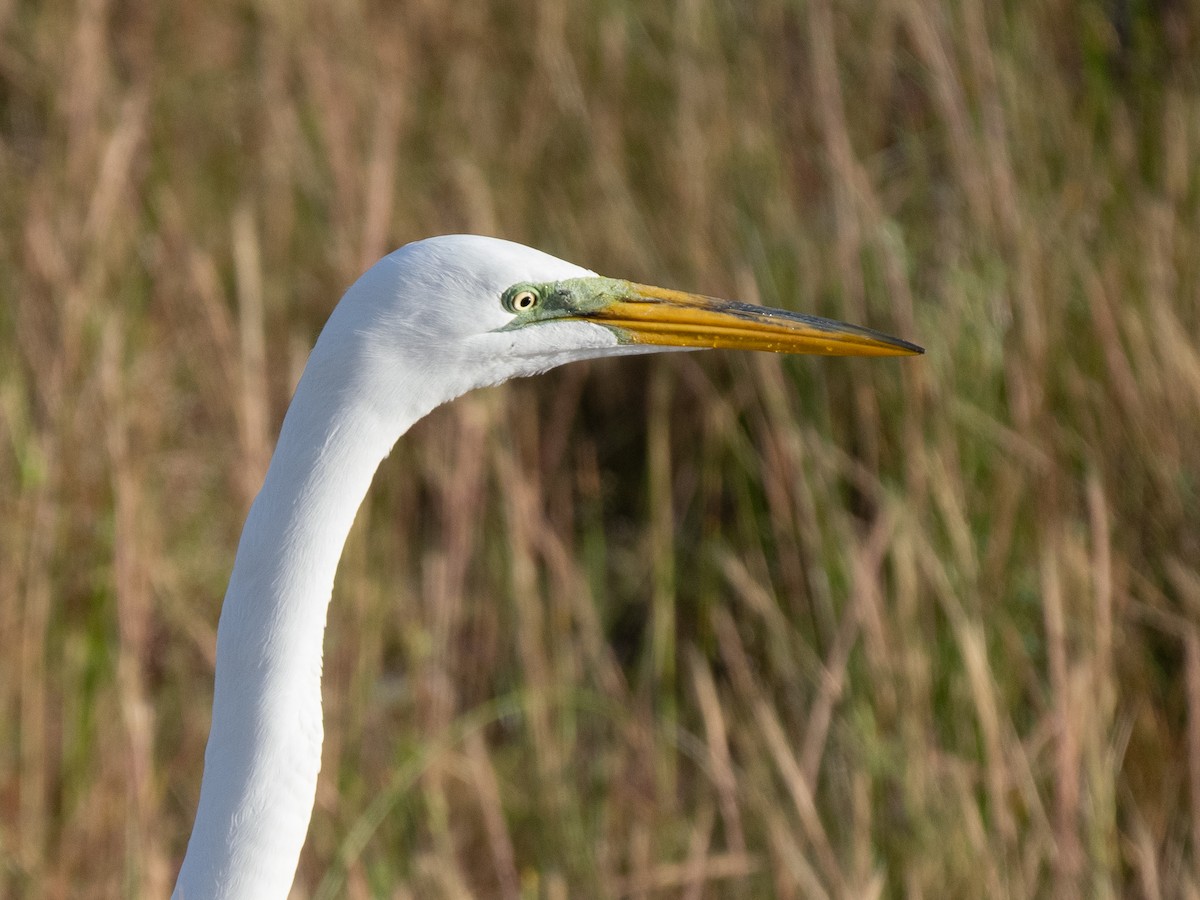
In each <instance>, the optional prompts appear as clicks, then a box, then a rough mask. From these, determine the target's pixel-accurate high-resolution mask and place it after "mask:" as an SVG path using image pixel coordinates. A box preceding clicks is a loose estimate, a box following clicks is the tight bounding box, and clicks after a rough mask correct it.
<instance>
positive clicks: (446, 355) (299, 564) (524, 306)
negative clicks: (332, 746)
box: [174, 235, 923, 900]
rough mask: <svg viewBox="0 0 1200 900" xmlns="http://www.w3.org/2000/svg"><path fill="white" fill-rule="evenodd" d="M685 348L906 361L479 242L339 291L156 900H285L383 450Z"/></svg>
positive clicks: (441, 250)
mask: <svg viewBox="0 0 1200 900" xmlns="http://www.w3.org/2000/svg"><path fill="white" fill-rule="evenodd" d="M698 347H732V348H739V349H744V350H770V351H776V352H784V353H819V354H827V355H859V356H899V355H908V354H915V353H921V352H923V351H922V350H921V348H920V347H917V346H915V345H913V344H909V343H907V342H905V341H901V340H898V339H896V338H892V337H888V336H886V335H883V334H880V333H878V332H874V331H871V330H869V329H865V328H860V327H857V326H854V325H846V324H844V323H841V322H834V321H831V320H828V319H821V318H817V317H813V316H806V315H800V314H798V313H793V312H786V311H782V310H774V309H766V308H762V307H756V306H748V305H744V304H739V303H731V302H728V301H724V300H714V299H712V298H708V297H702V296H698V295H694V294H686V293H682V292H679V291H672V290H665V289H662V288H655V287H648V286H645V285H640V284H633V283H630V282H627V281H620V280H616V279H611V278H601V277H599V276H597V275H596V274H595V273H594V272H590V271H588V270H587V269H582V268H580V267H579V266H575V265H572V264H571V263H568V262H564V261H563V260H561V259H556V258H555V257H553V256H549V255H547V254H545V253H542V252H540V251H538V250H533V249H531V248H529V247H525V246H522V245H520V244H514V243H510V242H508V241H502V240H497V239H494V238H485V237H476V236H471V235H454V236H446V237H437V238H430V239H428V240H424V241H419V242H416V243H412V244H408V245H407V246H405V247H402V248H401V249H399V250H397V251H395V252H394V253H392V254H391V255H389V256H387V257H384V259H382V260H381V261H380V262H378V263H376V264H375V265H374V266H373V267H372V268H371V269H370V270H368V271H367V272H366V274H364V275H363V276H362V277H361V278H359V280H358V281H357V282H356V283H355V284H354V285H353V286H352V287H351V288H350V290H349V291H347V293H346V295H345V296H344V297H343V298H342V300H341V302H340V303H339V304H338V306H337V308H336V309H334V311H333V314H332V315H331V316H330V318H329V322H328V323H327V324H326V326H325V328H324V330H323V331H322V332H321V336H320V338H319V339H318V340H317V343H316V346H315V347H314V349H313V351H312V354H311V355H310V357H309V359H308V364H307V366H306V367H305V369H304V374H303V376H302V377H301V379H300V383H299V384H298V386H297V387H296V393H295V396H293V398H292V403H291V406H290V407H289V408H288V411H287V415H286V416H285V418H284V421H283V428H282V430H281V431H280V434H279V443H278V445H277V446H276V448H275V455H274V456H273V457H272V459H271V464H270V467H269V469H268V471H267V475H266V478H265V480H264V482H263V486H262V490H261V491H260V492H259V494H258V496H257V498H256V499H255V501H254V504H253V506H252V507H251V509H250V513H249V516H248V517H247V519H246V525H245V528H244V529H243V531H242V537H241V542H240V543H239V545H238V550H237V558H236V560H235V562H234V566H233V574H232V575H231V577H230V579H229V588H228V591H227V592H226V594H225V603H224V606H223V608H222V611H221V620H220V625H219V627H218V630H217V656H216V686H215V688H214V694H213V709H212V728H211V731H210V733H209V738H208V749H207V751H206V752H205V756H204V776H203V779H202V781H201V785H200V802H199V808H198V809H197V812H196V821H195V826H194V828H193V830H192V835H191V839H190V840H189V842H188V848H187V854H186V855H185V857H184V860H183V866H182V869H181V870H180V872H179V880H178V882H177V884H176V887H175V893H174V897H175V898H179V900H214V898H221V900H231V898H249V900H264V898H274V897H279V898H283V897H286V896H287V894H288V892H289V890H290V887H291V884H292V880H293V878H294V877H295V873H296V865H297V862H298V860H299V857H300V849H301V847H302V846H303V844H304V838H305V834H306V832H307V831H308V823H309V819H310V817H311V815H312V808H313V798H314V795H315V792H316V787H317V773H318V771H319V770H320V767H321V742H322V739H323V730H322V722H321V652H322V642H323V637H324V632H325V619H326V612H327V611H328V608H329V601H330V596H331V592H332V589H333V580H334V572H335V570H336V569H337V564H338V559H339V557H340V556H341V553H342V547H343V545H344V544H345V541H346V536H347V534H348V533H349V531H350V526H351V523H352V522H353V521H354V516H355V513H356V512H357V510H358V507H359V505H360V504H361V503H362V500H363V497H364V496H365V495H366V493H367V488H368V487H369V485H370V483H371V479H372V477H373V476H374V474H375V470H376V468H377V467H378V466H379V463H380V462H381V461H382V460H383V458H384V457H385V456H386V455H387V454H388V452H389V451H390V450H391V448H392V445H393V444H395V443H396V440H397V439H398V438H399V437H400V436H401V435H402V434H404V432H405V431H407V430H408V428H409V427H410V426H412V424H413V423H414V422H416V421H417V420H418V419H420V418H421V417H422V416H424V415H425V414H426V413H428V412H429V411H430V410H432V409H433V408H434V407H436V406H438V405H439V404H442V403H445V402H447V401H449V400H452V399H454V398H455V397H457V396H459V395H460V394H462V393H464V392H466V391H469V390H472V389H474V388H478V387H483V386H485V385H492V384H498V383H500V382H502V381H506V380H508V379H509V378H515V377H518V376H522V375H533V374H535V373H538V372H543V371H545V370H546V369H550V368H553V367H554V366H558V365H561V364H563V363H567V362H572V361H574V360H582V359H591V358H594V357H600V356H615V355H619V354H630V353H647V352H654V351H655V350H659V349H684V348H698Z"/></svg>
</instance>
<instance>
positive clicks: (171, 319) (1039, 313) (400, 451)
mask: <svg viewBox="0 0 1200 900" xmlns="http://www.w3.org/2000/svg"><path fill="white" fill-rule="evenodd" d="M1005 7H1006V8H1003V9H1002V8H1001V6H1000V5H997V4H987V3H984V2H983V0H963V2H958V3H935V2H932V0H891V2H886V3H881V4H850V5H847V4H836V3H833V2H831V0H809V2H807V3H804V4H798V5H797V4H790V3H782V2H765V3H759V4H751V5H748V6H747V5H742V4H729V5H723V4H717V5H714V4H705V3H700V2H698V0H681V2H679V3H677V4H674V5H672V6H669V7H662V8H653V9H651V8H639V7H635V6H628V7H626V6H621V5H612V4H609V5H607V6H606V5H603V4H601V5H593V6H590V7H583V6H569V5H566V4H557V3H543V4H493V5H489V6H477V5H474V4H446V3H441V2H432V0H421V2H415V3H411V4H405V5H404V6H403V8H393V7H392V6H390V5H382V4H380V5H371V4H361V3H360V4H353V3H342V4H330V5H323V6H322V5H307V4H287V3H266V2H264V3H257V4H252V3H247V2H242V0H226V2H223V3H218V4H183V3H179V4H176V3H162V4H142V5H117V4H112V3H109V2H106V0H80V2H78V3H76V4H73V5H68V4H55V3H47V4H29V3H0V184H3V185H4V191H3V202H0V229H3V236H4V240H2V241H0V288H2V290H3V294H4V297H5V298H6V299H5V302H4V304H3V306H2V307H0V309H2V313H0V341H2V342H3V343H2V350H0V447H2V448H3V449H2V450H0V509H2V510H3V513H4V515H3V524H0V636H3V641H4V652H3V653H2V654H0V723H2V725H0V735H2V739H0V895H4V896H13V897H18V896H19V897H27V896H29V897H33V896H42V897H48V898H56V897H128V896H134V897H138V896H144V897H155V896H162V895H164V894H165V892H166V891H167V890H168V889H169V885H170V883H171V881H172V879H173V877H174V873H175V870H176V867H177V865H178V863H179V860H180V858H181V855H182V851H183V849H184V846H185V842H186V837H187V833H188V829H189V827H190V822H191V816H192V814H193V811H194V808H195V801H196V797H197V792H198V788H199V777H200V764H201V760H202V754H203V745H204V740H205V737H206V734H207V724H208V706H209V701H210V697H211V693H210V692H211V677H212V664H213V639H214V631H215V623H216V620H217V614H218V609H219V603H220V598H221V596H222V593H223V590H224V584H225V579H226V578H227V575H228V570H229V567H230V563H231V559H232V553H233V549H234V546H235V542H236V540H237V535H238V533H239V529H240V525H241V521H242V517H243V515H244V512H245V510H246V508H247V506H248V504H249V502H250V500H251V498H252V497H253V494H254V491H255V490H256V489H257V485H258V483H259V479H260V477H261V474H262V472H263V470H264V467H265V465H266V462H267V459H268V457H269V452H270V447H271V444H272V441H273V438H274V434H275V430H276V428H277V426H278V423H279V421H280V419H281V416H282V413H283V410H284V409H285V406H286V403H287V400H288V397H289V394H290V391H291V387H292V385H293V384H294V383H295V380H296V378H297V376H298V373H299V371H300V368H301V366H302V365H303V361H304V359H305V354H306V353H307V350H308V348H309V346H311V343H312V341H313V339H314V336H315V335H316V333H317V331H318V329H319V327H320V325H321V323H322V322H323V320H324V318H325V316H326V315H327V314H328V312H329V310H330V308H331V307H332V305H333V303H334V301H335V299H336V298H337V296H338V295H339V293H340V291H341V290H342V289H344V287H345V286H346V285H347V284H348V283H349V282H350V281H351V280H352V279H353V278H354V277H355V276H356V275H357V273H358V272H360V271H361V270H362V269H363V268H364V267H365V266H366V265H368V264H369V263H370V262H371V261H373V260H374V259H375V258H377V257H378V256H379V255H381V254H382V253H384V252H386V251H387V250H388V249H390V248H391V247H393V246H395V245H397V244H399V243H402V242H404V241H407V240H410V239H414V238H417V237H421V236H425V235H428V234H433V233H441V232H449V231H463V230H466V231H481V232H490V233H497V234H502V235H504V236H507V237H510V238H514V239H516V240H521V241H525V242H527V243H532V244H536V245H538V246H541V247H543V248H544V249H546V250H549V251H551V252H555V253H558V254H560V255H563V256H566V257H568V258H572V259H575V260H578V261H580V262H584V263H586V264H588V265H590V266H592V267H593V268H596V269H598V270H600V271H604V272H607V273H611V274H614V275H625V276H629V277H634V278H637V279H639V280H643V281H650V282H658V283H667V284H672V285H677V286H680V287H687V288H693V289H697V290H703V291H705V292H706V293H711V294H721V295H728V296H738V297H742V298H745V299H748V300H752V301H763V302H768V303H772V304H781V305H788V306H793V307H795V308H801V309H806V310H813V311H818V312H821V313H825V314H831V315H837V316H840V317H843V318H849V319H854V320H858V321H862V322H864V323H867V324H870V325H873V326H876V327H880V328H883V329H885V330H889V331H892V332H894V333H897V334H901V335H903V336H906V337H910V338H913V339H915V340H918V341H920V342H922V343H924V344H925V345H926V346H927V347H928V350H929V353H928V355H927V356H926V357H924V358H923V359H922V360H920V361H915V362H905V363H892V362H884V363H873V364H862V363H855V362H843V361H834V360H822V361H818V362H811V361H793V360H779V359H774V358H745V357H738V356H734V355H725V356H721V355H712V356H689V357H686V358H669V359H668V358H664V359H658V360H651V361H625V362H621V363H614V364H611V365H608V364H604V365H599V364H597V365H591V366H579V367H574V368H569V369H565V370H561V371H559V372H556V373H554V374H553V375H551V376H547V377H545V378H542V379H538V380H535V381H533V382H529V383H521V384H514V385H511V386H509V387H507V388H504V389H498V390H493V391H489V392H486V393H483V394H480V395H477V396H471V397H467V398H465V399H464V400H462V401H460V402H458V403H456V404H454V405H453V406H452V407H450V408H447V409H444V410H440V411H438V412H437V413H435V414H434V415H433V416H432V417H430V419H429V420H428V421H426V422H423V423H421V424H420V425H419V426H418V427H417V428H416V429H415V430H414V432H413V433H412V434H411V435H410V436H408V437H406V438H405V439H404V440H403V441H402V442H401V444H400V446H399V447H398V448H397V450H396V451H395V452H394V453H393V455H392V457H391V459H390V460H389V461H388V462H387V463H386V464H385V465H384V467H383V469H382V470H381V472H380V475H379V477H378V479H377V482H376V485H375V487H374V489H373V491H372V495H371V497H370V499H369V501H368V503H367V505H366V507H365V508H364V509H363V511H362V513H361V515H360V517H359V521H358V523H357V525H356V527H355V530H354V532H353V534H352V536H351V540H350V543H349V546H348V547H347V551H346V556H345V558H344V560H343V563H342V567H341V570H340V574H339V580H338V587H337V590H336V594H335V598H334V604H333V607H332V611H331V617H330V619H331V620H330V628H329V633H328V636H327V641H326V652H327V658H326V681H325V699H326V723H327V727H326V730H327V734H328V741H327V745H326V748H325V757H324V768H323V774H322V781H321V784H320V787H319V790H318V798H317V808H316V813H315V817H314V821H313V826H312V829H311V832H310V840H309V843H308V845H307V847H306V850H305V854H304V857H303V860H302V863H301V870H300V875H299V879H298V883H297V888H296V896H298V897H310V896H312V897H334V896H349V897H373V896H390V897H443V896H444V897H462V896H468V895H475V896H498V897H518V896H520V897H546V898H558V897H568V896H570V897H592V896H594V897H609V898H616V897H629V898H645V900H649V898H659V897H681V898H698V897H726V896H728V897H733V898H750V897H763V896H778V897H782V898H788V897H822V896H825V897H876V896H896V895H905V896H912V897H943V896H981V895H984V896H1007V897H1024V896H1035V895H1053V896H1056V897H1060V898H1067V897H1083V896H1098V897H1104V896H1127V895H1128V896H1144V897H1148V898H1157V897H1194V896H1197V894H1198V893H1200V875H1198V872H1197V846H1198V844H1200V796H1198V795H1200V572H1198V561H1200V341H1198V339H1197V336H1198V335H1200V253H1197V248H1198V247H1200V174H1198V172H1200V170H1198V169H1197V167H1196V160H1197V159H1198V158H1200V67H1198V65H1197V62H1196V61H1197V60H1198V59H1200V16H1198V15H1197V13H1196V12H1195V11H1194V10H1193V9H1192V8H1191V7H1190V6H1189V5H1187V4H1184V3H1177V2H1163V3H1157V4H1149V3H1147V4H1136V3H1129V4H1115V5H1114V4H1105V3H1101V2H1099V0H1096V2H1083V3H1077V4H1071V3H1042V4H1007V5H1005ZM1114 10H1115V11H1114Z"/></svg>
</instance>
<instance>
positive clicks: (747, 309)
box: [501, 277, 925, 356]
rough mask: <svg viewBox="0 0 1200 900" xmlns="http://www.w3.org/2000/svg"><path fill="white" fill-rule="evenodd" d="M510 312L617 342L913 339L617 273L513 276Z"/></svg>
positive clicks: (858, 345)
mask: <svg viewBox="0 0 1200 900" xmlns="http://www.w3.org/2000/svg"><path fill="white" fill-rule="evenodd" d="M501 302H502V303H503V304H504V308H505V309H506V310H508V311H509V312H511V313H512V314H513V315H514V316H516V318H515V319H514V320H513V321H512V322H511V323H509V324H508V325H507V326H506V329H513V328H524V327H526V326H530V325H536V324H538V323H541V322H553V321H556V320H567V321H572V320H574V321H585V322H593V323H595V324H597V325H603V326H604V327H606V328H610V329H612V331H613V332H614V333H615V334H616V335H617V339H618V340H619V341H621V343H626V344H657V345H660V346H666V347H712V348H719V347H723V348H729V349H736V350H767V351H771V352H774V353H815V354H820V355H824V356H911V355H913V354H916V353H923V352H925V351H924V350H922V349H921V348H920V347H918V346H917V345H916V344H910V343H908V342H907V341H902V340H900V339H899V338H894V337H890V336H888V335H886V334H882V333H881V332H878V331H873V330H871V329H869V328H863V327H861V326H858V325H849V324H847V323H845V322H837V321H834V320H833V319H823V318H821V317H819V316H808V315H804V314H802V313H796V312H790V311H788V310H783V309H771V308H768V307H763V306H751V305H749V304H746V303H734V302H732V301H729V300H718V299H715V298H713V297H705V296H703V295H701V294H689V293H685V292H684V291H674V290H670V289H668V288H659V287H651V286H650V285H645V284H635V283H634V282H630V281H621V280H619V279H616V278H601V277H593V278H568V279H565V280H563V281H555V282H550V283H547V284H526V283H520V284H514V285H513V286H512V287H510V288H509V289H508V290H506V291H505V292H504V294H503V295H502V297H501Z"/></svg>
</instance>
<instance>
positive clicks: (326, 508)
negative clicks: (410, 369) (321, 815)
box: [174, 343, 433, 900]
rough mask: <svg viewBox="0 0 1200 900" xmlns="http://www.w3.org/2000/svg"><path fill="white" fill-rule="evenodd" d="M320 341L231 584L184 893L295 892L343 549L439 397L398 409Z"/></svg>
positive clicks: (186, 897)
mask: <svg viewBox="0 0 1200 900" xmlns="http://www.w3.org/2000/svg"><path fill="white" fill-rule="evenodd" d="M320 350H321V345H320V343H318V347H317V350H316V351H314V353H313V358H312V359H310V361H309V365H308V367H307V369H306V371H305V374H304V377H303V378H302V379H301V382H300V385H299V387H298V388H297V390H296V395H295V397H294V399H293V401H292V405H291V407H290V408H289V410H288V413H287V416H286V418H285V420H284V424H283V429H282V432H281V434H280V437H279V443H278V446H277V447H276V450H275V455H274V457H273V458H272V460H271V465H270V469H269V470H268V472H267V477H266V480H265V482H264V484H263V487H262V491H261V492H260V493H259V495H258V497H257V498H256V499H255V501H254V505H253V506H252V508H251V510H250V514H249V517H248V518H247V520H246V525H245V528H244V530H243V532H242V538H241V542H240V544H239V546H238V551H237V559H236V562H235V564H234V569H233V574H232V576H231V578H230V582H229V589H228V592H227V593H226V595H225V603H224V606H223V608H222V611H221V621H220V625H219V627H218V631H217V665H216V686H215V690H214V696H213V715H212V730H211V732H210V733H209V739H208V749H207V751H206V752H205V757H204V778H203V781H202V783H201V787H200V804H199V808H198V810H197V813H196V823H195V827H194V829H193V831H192V836H191V839H190V841H189V843H188V849H187V855H186V856H185V858H184V861H183V867H182V869H181V871H180V873H179V881H178V883H177V885H176V888H175V894H174V896H175V897H176V898H180V900H209V898H242V897H245V898H270V897H280V898H282V897H286V896H287V893H288V891H289V889H290V886H291V883H292V879H293V878H294V876H295V871H296V865H297V862H298V860H299V857H300V849H301V847H302V845H303V843H304V836H305V833H306V832H307V830H308V822H309V818H310V817H311V815H312V806H313V799H314V796H315V793H316V785H317V774H318V772H319V770H320V767H321V742H322V738H323V730H322V723H321V652H322V644H323V637H324V631H325V620H326V613H327V611H328V608H329V600H330V594H331V591H332V588H333V579H334V574H335V571H336V569H337V563H338V559H339V558H340V556H341V553H342V548H343V546H344V545H345V542H346V537H347V535H348V533H349V531H350V526H351V525H352V524H353V521H354V516H355V513H356V512H357V510H358V508H359V506H360V505H361V503H362V500H363V497H364V496H365V495H366V492H367V488H368V487H369V486H370V483H371V479H372V477H373V475H374V473H375V470H376V468H378V465H379V463H380V461H381V460H382V459H383V458H384V457H385V456H386V455H387V453H388V452H389V450H390V449H391V447H392V445H393V444H394V443H395V441H396V439H397V438H398V437H399V436H400V434H402V433H403V432H404V431H405V430H407V428H408V427H409V425H411V423H412V422H413V421H415V420H416V419H417V418H419V417H420V416H421V415H423V414H424V412H426V411H427V408H426V407H428V406H432V405H433V403H429V404H422V405H421V408H418V406H417V405H414V406H413V407H412V409H411V413H410V414H407V415H401V416H400V417H399V420H397V418H396V416H395V410H388V413H389V414H388V415H386V416H385V415H384V414H382V413H381V411H380V410H379V409H377V408H376V407H374V406H373V405H372V404H371V403H370V402H369V401H368V399H367V398H366V397H364V396H363V393H364V392H363V391H361V390H359V389H358V388H359V387H360V386H361V380H360V381H359V382H358V383H356V382H355V380H354V379H355V376H354V375H353V374H345V373H344V371H343V369H344V368H345V367H339V365H337V361H336V359H328V358H325V359H322V358H321V356H322V354H321V353H320V352H319V351H320ZM325 356H326V357H328V356H330V354H325Z"/></svg>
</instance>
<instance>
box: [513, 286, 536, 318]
mask: <svg viewBox="0 0 1200 900" xmlns="http://www.w3.org/2000/svg"><path fill="white" fill-rule="evenodd" d="M537 302H538V295H537V294H535V293H534V292H533V291H519V292H518V293H516V294H513V298H512V300H511V301H509V305H510V306H511V307H512V311H513V312H518V313H523V312H528V311H529V310H531V309H533V308H534V307H535V306H537Z"/></svg>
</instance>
